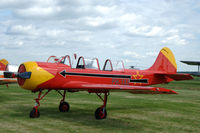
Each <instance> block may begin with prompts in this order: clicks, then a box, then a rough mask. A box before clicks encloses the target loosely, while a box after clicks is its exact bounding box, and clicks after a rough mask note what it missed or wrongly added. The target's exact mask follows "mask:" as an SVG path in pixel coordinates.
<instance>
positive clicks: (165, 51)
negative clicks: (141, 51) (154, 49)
mask: <svg viewBox="0 0 200 133" xmlns="http://www.w3.org/2000/svg"><path fill="white" fill-rule="evenodd" d="M148 70H150V71H161V72H166V73H170V74H173V73H176V71H177V64H176V60H175V57H174V54H173V53H172V51H171V50H170V49H169V48H167V47H164V48H162V49H161V50H160V53H159V55H158V57H157V59H156V61H155V63H154V64H153V65H152V66H151V67H150V68H149V69H148Z"/></svg>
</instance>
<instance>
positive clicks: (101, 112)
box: [95, 92, 109, 119]
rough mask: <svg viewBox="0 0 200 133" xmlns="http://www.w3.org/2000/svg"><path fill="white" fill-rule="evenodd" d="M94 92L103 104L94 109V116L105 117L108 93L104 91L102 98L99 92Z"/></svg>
mask: <svg viewBox="0 0 200 133" xmlns="http://www.w3.org/2000/svg"><path fill="white" fill-rule="evenodd" d="M96 94H97V96H98V97H99V98H100V99H101V100H102V101H103V105H102V106H101V107H99V108H97V109H96V111H95V118H96V119H105V118H106V116H107V112H106V104H107V97H108V95H109V93H108V92H105V93H104V99H103V98H102V96H101V95H100V94H98V93H96Z"/></svg>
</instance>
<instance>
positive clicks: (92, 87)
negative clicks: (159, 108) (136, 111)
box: [70, 84, 177, 94]
mask: <svg viewBox="0 0 200 133" xmlns="http://www.w3.org/2000/svg"><path fill="white" fill-rule="evenodd" d="M70 88H72V87H70ZM78 88H79V89H83V90H88V92H101V91H102V92H103V91H128V92H130V93H134V94H177V93H176V92H175V91H173V90H170V89H165V88H160V87H147V86H130V85H109V84H79V85H76V86H74V84H73V88H72V89H78Z"/></svg>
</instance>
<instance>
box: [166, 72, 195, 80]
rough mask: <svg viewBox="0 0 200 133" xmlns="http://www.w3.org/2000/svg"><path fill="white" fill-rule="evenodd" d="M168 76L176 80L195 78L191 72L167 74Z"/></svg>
mask: <svg viewBox="0 0 200 133" xmlns="http://www.w3.org/2000/svg"><path fill="white" fill-rule="evenodd" d="M166 76H167V77H169V78H171V79H173V80H176V81H181V80H191V79H193V77H192V76H191V75H190V74H181V73H180V74H166Z"/></svg>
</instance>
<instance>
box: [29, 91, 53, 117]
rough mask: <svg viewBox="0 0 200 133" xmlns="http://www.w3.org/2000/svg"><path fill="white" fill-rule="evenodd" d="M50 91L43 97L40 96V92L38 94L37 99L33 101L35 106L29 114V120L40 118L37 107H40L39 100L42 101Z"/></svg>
mask: <svg viewBox="0 0 200 133" xmlns="http://www.w3.org/2000/svg"><path fill="white" fill-rule="evenodd" d="M50 91H51V90H48V91H47V92H46V93H45V94H44V95H43V96H41V95H42V90H41V91H40V92H39V94H38V98H36V99H35V106H34V107H33V109H32V110H31V112H30V115H29V116H30V118H39V117H40V111H39V109H38V108H39V106H40V100H42V99H43V98H44V97H45V96H46V95H47V94H48V93H49V92H50Z"/></svg>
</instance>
